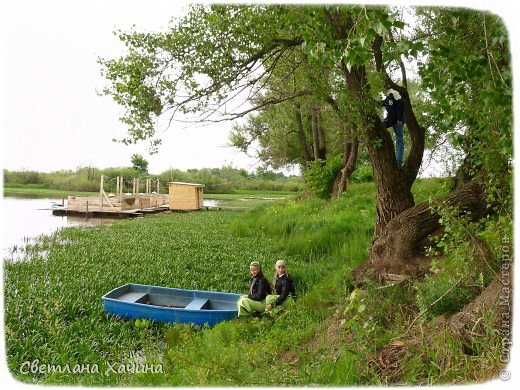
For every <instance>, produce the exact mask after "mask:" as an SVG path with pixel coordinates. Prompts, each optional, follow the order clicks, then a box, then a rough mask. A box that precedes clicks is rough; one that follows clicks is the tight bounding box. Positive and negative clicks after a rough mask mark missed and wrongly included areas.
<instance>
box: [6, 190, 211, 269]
mask: <svg viewBox="0 0 520 390" xmlns="http://www.w3.org/2000/svg"><path fill="white" fill-rule="evenodd" d="M53 202H56V203H61V202H62V199H61V198H19V197H4V198H3V204H2V208H3V210H2V225H3V226H2V228H3V232H2V235H1V237H2V258H3V259H5V258H10V257H13V254H12V253H11V252H12V248H13V247H14V246H17V247H23V246H24V245H26V244H28V243H30V242H31V241H33V240H34V238H36V237H38V236H41V235H42V234H52V233H54V232H55V231H56V230H58V229H61V228H63V227H67V226H95V225H101V224H106V223H113V222H114V221H119V220H120V219H114V218H93V217H89V218H85V217H82V216H56V215H52V210H51V207H52V203H53ZM219 203H220V201H218V200H212V199H205V200H204V206H216V205H218V204H219Z"/></svg>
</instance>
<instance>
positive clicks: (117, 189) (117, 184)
mask: <svg viewBox="0 0 520 390" xmlns="http://www.w3.org/2000/svg"><path fill="white" fill-rule="evenodd" d="M116 194H117V195H119V176H118V177H117V178H116Z"/></svg>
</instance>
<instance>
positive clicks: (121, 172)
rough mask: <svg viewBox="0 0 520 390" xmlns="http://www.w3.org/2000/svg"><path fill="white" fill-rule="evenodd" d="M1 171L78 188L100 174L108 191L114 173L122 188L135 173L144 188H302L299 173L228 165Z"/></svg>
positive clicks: (29, 182) (26, 180)
mask: <svg viewBox="0 0 520 390" xmlns="http://www.w3.org/2000/svg"><path fill="white" fill-rule="evenodd" d="M3 173H4V186H6V187H17V186H24V187H34V188H47V189H56V190H66V191H81V192H83V191H85V192H96V191H99V183H100V177H101V175H104V176H105V178H106V179H105V190H106V191H109V192H114V191H115V188H116V181H115V178H116V177H117V176H123V177H124V178H125V179H126V180H127V181H128V182H127V188H126V189H124V191H126V190H128V191H132V179H133V178H137V177H139V178H141V179H143V180H141V183H142V187H143V188H142V190H144V179H146V178H152V179H159V180H160V181H161V192H163V193H166V192H167V191H168V188H167V183H168V182H170V181H182V182H191V183H203V184H205V186H206V187H205V189H204V191H205V192H207V193H229V192H232V191H233V190H262V191H295V192H296V191H301V190H302V189H303V181H302V180H301V178H300V177H299V176H285V175H283V174H282V173H276V172H273V171H263V170H258V171H257V172H254V173H249V172H247V171H246V170H245V169H237V168H233V167H230V166H224V167H222V168H203V169H188V170H187V171H181V170H179V169H174V168H171V169H168V170H166V171H164V172H162V173H161V174H158V175H153V174H148V173H147V172H142V171H141V170H138V169H136V168H135V167H128V168H105V169H97V168H92V167H82V168H78V169H76V170H74V171H73V170H62V171H57V172H50V173H45V172H37V171H9V170H5V169H4V171H3ZM154 190H155V189H154Z"/></svg>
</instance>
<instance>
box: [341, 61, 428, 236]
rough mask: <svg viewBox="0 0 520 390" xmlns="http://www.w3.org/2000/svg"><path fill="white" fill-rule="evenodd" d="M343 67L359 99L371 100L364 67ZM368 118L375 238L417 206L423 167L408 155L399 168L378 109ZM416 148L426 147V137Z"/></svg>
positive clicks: (367, 137)
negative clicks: (416, 189)
mask: <svg viewBox="0 0 520 390" xmlns="http://www.w3.org/2000/svg"><path fill="white" fill-rule="evenodd" d="M341 70H342V72H343V76H344V79H345V84H346V86H347V89H348V90H349V91H350V92H351V93H353V94H354V96H353V98H355V99H358V100H359V101H366V102H368V101H371V98H370V96H366V92H365V91H367V90H368V88H367V80H366V77H365V69H364V67H351V69H350V70H349V69H348V68H347V66H346V65H345V64H344V63H342V64H341ZM366 118H367V119H366V121H367V122H366V125H365V128H366V129H367V130H366V131H365V140H364V141H365V145H366V146H367V150H368V154H369V156H370V163H371V164H372V170H373V173H374V180H375V183H376V189H377V205H376V211H377V220H376V228H375V230H374V235H373V238H372V241H373V242H375V241H376V240H377V239H378V237H379V236H380V235H381V232H382V231H383V229H384V228H385V226H386V225H387V224H388V223H389V222H390V221H391V220H392V219H393V218H395V217H396V216H397V215H399V214H400V213H402V212H403V211H404V210H406V209H408V208H410V207H413V206H414V204H415V203H414V199H413V195H412V184H413V182H414V181H415V178H416V176H417V172H418V171H419V166H420V161H419V164H418V165H417V162H416V161H415V160H412V161H409V159H407V161H406V162H405V164H404V169H403V170H399V168H398V166H397V161H396V158H395V148H394V142H393V140H392V137H391V135H390V133H389V132H388V130H387V129H386V128H385V126H384V125H383V122H382V120H381V118H380V117H379V116H378V115H377V112H376V110H375V109H374V110H373V111H369V112H367V114H366ZM415 142H417V140H416V141H415ZM416 148H417V149H421V150H424V139H423V142H422V143H421V144H419V145H417V147H416ZM421 156H422V155H421Z"/></svg>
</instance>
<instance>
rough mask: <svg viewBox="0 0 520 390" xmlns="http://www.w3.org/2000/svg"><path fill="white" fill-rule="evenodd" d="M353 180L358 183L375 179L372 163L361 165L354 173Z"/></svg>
mask: <svg viewBox="0 0 520 390" xmlns="http://www.w3.org/2000/svg"><path fill="white" fill-rule="evenodd" d="M352 181H354V182H356V183H367V182H370V181H374V174H373V172H372V166H371V165H361V166H359V167H357V168H356V170H355V171H354V172H353V173H352Z"/></svg>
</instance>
